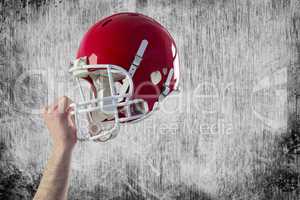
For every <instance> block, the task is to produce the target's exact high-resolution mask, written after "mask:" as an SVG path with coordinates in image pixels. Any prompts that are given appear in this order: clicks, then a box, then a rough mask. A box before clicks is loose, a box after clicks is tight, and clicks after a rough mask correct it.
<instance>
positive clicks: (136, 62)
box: [128, 40, 148, 77]
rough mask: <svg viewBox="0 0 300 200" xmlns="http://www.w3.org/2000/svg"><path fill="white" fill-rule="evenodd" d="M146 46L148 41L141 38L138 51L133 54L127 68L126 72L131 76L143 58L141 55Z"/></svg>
mask: <svg viewBox="0 0 300 200" xmlns="http://www.w3.org/2000/svg"><path fill="white" fill-rule="evenodd" d="M147 46H148V41H147V40H142V42H141V44H140V47H139V49H138V51H137V52H136V54H135V57H134V60H133V62H132V64H131V66H130V68H129V71H128V73H129V74H130V75H131V77H133V75H134V74H135V71H136V70H137V68H138V67H139V65H140V63H141V61H142V59H143V55H144V53H145V51H146V48H147Z"/></svg>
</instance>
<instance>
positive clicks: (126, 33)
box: [69, 13, 179, 141]
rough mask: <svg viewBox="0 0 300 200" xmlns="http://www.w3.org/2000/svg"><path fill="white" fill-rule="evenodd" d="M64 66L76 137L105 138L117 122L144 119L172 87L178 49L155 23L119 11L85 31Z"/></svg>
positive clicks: (175, 79)
mask: <svg viewBox="0 0 300 200" xmlns="http://www.w3.org/2000/svg"><path fill="white" fill-rule="evenodd" d="M69 71H70V73H71V74H72V75H73V76H74V78H75V79H76V81H77V83H78V92H79V94H80V96H81V100H80V102H76V103H73V104H71V105H70V106H71V107H72V108H73V111H72V115H74V118H75V124H76V127H77V132H78V133H77V134H78V135H77V137H78V139H79V140H94V141H107V140H109V139H111V138H113V137H115V136H116V135H117V133H118V131H119V128H120V125H121V124H123V123H130V122H136V121H139V120H142V119H144V118H146V117H147V116H149V115H150V114H151V113H152V112H153V111H154V110H155V108H157V105H158V102H159V101H161V100H163V99H164V97H166V96H167V95H169V94H170V93H171V92H172V91H174V90H177V87H178V79H179V66H178V52H177V48H176V45H175V42H174V40H173V39H172V37H171V35H170V34H169V33H168V31H167V30H166V29H165V28H164V27H163V26H161V25H160V24H159V23H158V22H156V21H154V20H153V19H151V18H149V17H147V16H144V15H141V14H137V13H119V14H115V15H112V16H109V17H107V18H105V19H103V20H101V21H99V22H97V23H96V24H94V25H93V26H92V27H91V28H90V29H89V30H88V32H87V33H86V34H85V35H84V37H83V39H82V41H81V44H80V47H79V50H78V53H77V58H76V60H75V61H73V62H72V64H71V68H70V70H69ZM83 83H87V84H88V87H83Z"/></svg>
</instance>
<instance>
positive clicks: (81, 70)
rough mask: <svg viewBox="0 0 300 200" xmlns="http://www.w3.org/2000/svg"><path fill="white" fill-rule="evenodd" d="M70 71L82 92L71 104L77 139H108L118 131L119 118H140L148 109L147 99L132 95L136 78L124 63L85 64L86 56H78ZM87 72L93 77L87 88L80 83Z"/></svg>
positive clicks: (132, 119) (127, 119) (126, 120)
mask: <svg viewBox="0 0 300 200" xmlns="http://www.w3.org/2000/svg"><path fill="white" fill-rule="evenodd" d="M70 72H71V73H73V75H74V76H75V77H76V79H77V82H78V85H79V93H80V95H81V102H78V103H73V104H71V105H70V106H71V107H72V108H73V109H74V111H72V113H71V114H73V115H74V117H75V123H76V127H77V132H78V136H77V137H78V139H81V140H85V139H91V140H96V141H106V140H108V139H110V138H112V137H114V136H116V135H117V133H118V129H119V123H120V122H129V121H134V120H137V119H141V118H144V117H145V116H146V114H147V113H148V104H147V102H146V101H144V100H143V99H131V97H132V94H133V82H132V79H131V76H130V74H129V73H128V72H127V71H126V70H124V69H123V68H122V67H119V66H116V65H86V64H85V61H84V60H83V59H78V60H76V61H75V63H74V65H73V67H72V68H71V69H70ZM87 76H89V77H90V78H91V79H92V80H93V87H91V89H89V90H88V91H87V90H84V89H83V88H82V83H81V82H82V81H84V82H87V81H86V80H84V79H82V78H83V77H87ZM120 82H122V84H121V83H120ZM85 89H86V88H85ZM120 110H122V115H123V116H121V117H120V116H119V114H120Z"/></svg>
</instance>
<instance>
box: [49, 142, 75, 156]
mask: <svg viewBox="0 0 300 200" xmlns="http://www.w3.org/2000/svg"><path fill="white" fill-rule="evenodd" d="M73 147H74V146H73V145H65V144H54V145H53V152H54V153H55V154H71V153H72V151H73Z"/></svg>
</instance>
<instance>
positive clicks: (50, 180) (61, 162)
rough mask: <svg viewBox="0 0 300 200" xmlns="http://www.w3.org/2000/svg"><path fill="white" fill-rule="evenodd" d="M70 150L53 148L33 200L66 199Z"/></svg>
mask: <svg viewBox="0 0 300 200" xmlns="http://www.w3.org/2000/svg"><path fill="white" fill-rule="evenodd" d="M71 155H72V149H63V148H57V147H55V148H53V151H52V153H51V156H50V159H49V160H48V163H47V166H46V168H45V171H44V173H43V177H42V180H41V183H40V185H39V187H38V191H37V193H36V195H35V197H34V200H40V199H42V200H63V199H67V191H68V177H69V171H70V162H71Z"/></svg>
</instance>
